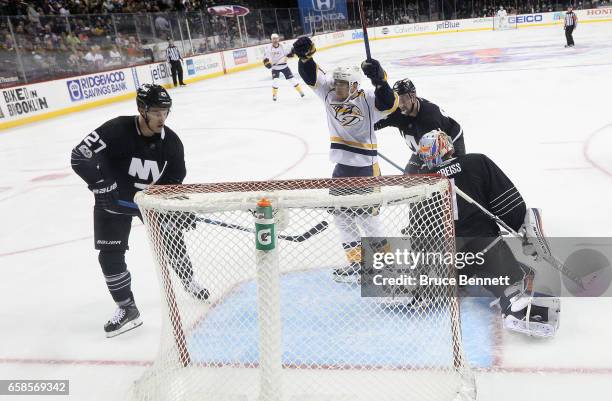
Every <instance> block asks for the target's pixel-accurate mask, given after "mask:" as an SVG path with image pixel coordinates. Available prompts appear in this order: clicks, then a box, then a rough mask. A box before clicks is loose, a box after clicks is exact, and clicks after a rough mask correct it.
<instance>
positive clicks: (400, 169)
mask: <svg viewBox="0 0 612 401" xmlns="http://www.w3.org/2000/svg"><path fill="white" fill-rule="evenodd" d="M378 156H380V158H381V159H383V160H384V161H386V162H387V163H389V164H390V165H392V166H393V167H395V168H396V169H398V170H399V171H401V172H402V174H403V173H404V169H403V168H401V167H400V166H399V165H398V164H396V163H395V162H394V161H393V160H391V159H389V158H388V157H387V156H385V155H383V154H382V153H380V152H378Z"/></svg>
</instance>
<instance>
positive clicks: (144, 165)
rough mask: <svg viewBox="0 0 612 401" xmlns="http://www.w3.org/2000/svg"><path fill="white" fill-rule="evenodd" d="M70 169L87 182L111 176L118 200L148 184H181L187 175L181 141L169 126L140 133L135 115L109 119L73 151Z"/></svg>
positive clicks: (129, 199)
mask: <svg viewBox="0 0 612 401" xmlns="http://www.w3.org/2000/svg"><path fill="white" fill-rule="evenodd" d="M71 162H72V168H73V169H74V171H75V172H76V173H77V174H78V175H79V176H80V177H81V178H83V180H85V182H86V183H87V184H88V185H93V184H95V183H96V182H98V181H100V180H103V179H114V180H115V181H116V182H117V186H118V190H119V199H121V200H127V201H132V200H133V199H134V195H135V194H136V192H137V191H139V190H141V189H144V188H145V187H146V186H147V185H149V184H152V183H156V184H181V183H182V182H183V179H184V178H185V175H186V170H185V156H184V150H183V144H182V142H181V140H180V139H179V137H178V135H177V134H176V133H175V132H174V131H172V130H171V129H170V128H168V127H164V128H163V129H162V132H161V133H160V134H155V135H153V136H151V137H146V136H144V135H142V133H141V132H140V129H139V128H138V117H137V116H122V117H117V118H114V119H112V120H109V121H107V122H105V123H104V124H102V125H101V126H100V127H99V128H96V129H95V130H94V131H92V132H91V133H90V134H89V135H87V136H86V137H85V138H84V139H83V140H82V141H81V142H80V143H79V144H78V145H77V146H76V147H75V148H74V149H73V150H72V156H71Z"/></svg>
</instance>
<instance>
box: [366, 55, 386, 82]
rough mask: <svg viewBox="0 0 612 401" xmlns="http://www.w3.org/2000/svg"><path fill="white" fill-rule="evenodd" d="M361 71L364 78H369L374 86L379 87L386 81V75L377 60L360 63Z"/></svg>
mask: <svg viewBox="0 0 612 401" xmlns="http://www.w3.org/2000/svg"><path fill="white" fill-rule="evenodd" d="M361 70H362V71H363V73H364V74H365V76H366V77H368V78H370V81H372V84H373V85H374V86H377V85H380V84H381V83H383V82H385V81H386V80H387V74H386V73H385V70H384V69H383V68H382V66H381V65H380V63H379V62H378V60H374V59H371V60H365V61H364V62H363V63H361Z"/></svg>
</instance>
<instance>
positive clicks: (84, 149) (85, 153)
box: [79, 145, 93, 159]
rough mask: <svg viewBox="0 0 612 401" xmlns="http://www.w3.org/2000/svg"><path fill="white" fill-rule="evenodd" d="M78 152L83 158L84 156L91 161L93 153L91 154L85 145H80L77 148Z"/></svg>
mask: <svg viewBox="0 0 612 401" xmlns="http://www.w3.org/2000/svg"><path fill="white" fill-rule="evenodd" d="M79 152H81V154H82V155H83V156H85V157H86V158H88V159H91V157H92V156H93V153H92V152H91V150H90V149H89V148H88V147H87V145H81V146H79Z"/></svg>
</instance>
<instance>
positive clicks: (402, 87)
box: [393, 78, 416, 95]
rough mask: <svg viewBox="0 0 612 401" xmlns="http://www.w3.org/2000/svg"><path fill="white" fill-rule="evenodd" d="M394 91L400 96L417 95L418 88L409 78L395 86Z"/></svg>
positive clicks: (401, 80)
mask: <svg viewBox="0 0 612 401" xmlns="http://www.w3.org/2000/svg"><path fill="white" fill-rule="evenodd" d="M393 90H394V91H395V93H397V94H398V95H405V94H406V93H408V94H410V95H416V88H415V86H414V84H413V83H412V81H411V80H409V79H408V78H404V79H400V80H399V81H397V82H396V83H395V85H393Z"/></svg>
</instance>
